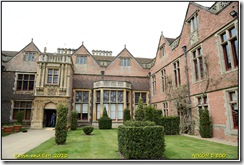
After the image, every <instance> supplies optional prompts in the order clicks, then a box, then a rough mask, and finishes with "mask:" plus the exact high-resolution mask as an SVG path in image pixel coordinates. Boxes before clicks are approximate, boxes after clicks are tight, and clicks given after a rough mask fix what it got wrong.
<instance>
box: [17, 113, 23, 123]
mask: <svg viewBox="0 0 244 165" xmlns="http://www.w3.org/2000/svg"><path fill="white" fill-rule="evenodd" d="M23 117H24V113H23V111H19V112H18V113H17V123H19V124H21V125H23Z"/></svg>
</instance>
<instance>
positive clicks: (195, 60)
mask: <svg viewBox="0 0 244 165" xmlns="http://www.w3.org/2000/svg"><path fill="white" fill-rule="evenodd" d="M199 50H201V53H200V54H199ZM202 52H203V50H202V46H201V45H200V46H197V47H196V48H194V49H193V50H191V59H192V60H191V62H192V80H193V83H195V82H200V81H202V80H205V78H206V73H205V70H206V67H205V59H204V55H203V53H202ZM194 55H195V56H194ZM201 63H202V64H201ZM196 66H197V68H196ZM201 68H202V69H201ZM197 75H198V78H197Z"/></svg>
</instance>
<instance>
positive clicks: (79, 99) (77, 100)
mask: <svg viewBox="0 0 244 165" xmlns="http://www.w3.org/2000/svg"><path fill="white" fill-rule="evenodd" d="M81 94H82V92H76V100H75V101H76V102H81Z"/></svg>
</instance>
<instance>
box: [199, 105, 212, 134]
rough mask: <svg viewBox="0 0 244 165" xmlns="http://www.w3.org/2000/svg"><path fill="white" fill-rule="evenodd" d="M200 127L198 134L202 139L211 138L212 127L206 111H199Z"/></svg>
mask: <svg viewBox="0 0 244 165" xmlns="http://www.w3.org/2000/svg"><path fill="white" fill-rule="evenodd" d="M199 116H200V126H199V129H200V130H199V132H200V135H201V137H202V138H211V137H213V125H212V122H211V120H210V116H209V111H208V110H207V109H199Z"/></svg>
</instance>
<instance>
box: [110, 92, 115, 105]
mask: <svg viewBox="0 0 244 165" xmlns="http://www.w3.org/2000/svg"><path fill="white" fill-rule="evenodd" d="M110 102H116V91H110Z"/></svg>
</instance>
